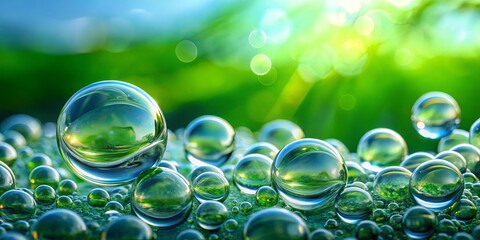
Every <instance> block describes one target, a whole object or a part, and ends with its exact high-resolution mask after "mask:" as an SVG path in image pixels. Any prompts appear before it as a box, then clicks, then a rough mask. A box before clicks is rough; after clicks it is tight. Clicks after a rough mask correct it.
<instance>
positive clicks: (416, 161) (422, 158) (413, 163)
mask: <svg viewBox="0 0 480 240" xmlns="http://www.w3.org/2000/svg"><path fill="white" fill-rule="evenodd" d="M434 158H435V156H433V155H432V154H430V153H427V152H416V153H412V154H410V155H408V156H407V157H405V159H404V160H403V161H402V163H401V164H400V166H401V167H404V168H406V169H407V170H408V171H410V172H412V173H413V171H415V169H417V167H418V166H420V164H422V163H424V162H426V161H429V160H432V159H434Z"/></svg>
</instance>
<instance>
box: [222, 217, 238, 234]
mask: <svg viewBox="0 0 480 240" xmlns="http://www.w3.org/2000/svg"><path fill="white" fill-rule="evenodd" d="M223 227H224V228H225V230H226V231H227V232H235V231H237V229H238V222H237V220H235V219H233V218H231V219H228V220H227V221H225V223H224V224H223Z"/></svg>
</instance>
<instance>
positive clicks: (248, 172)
mask: <svg viewBox="0 0 480 240" xmlns="http://www.w3.org/2000/svg"><path fill="white" fill-rule="evenodd" d="M272 162H273V161H272V159H270V158H269V157H266V156H265V155H261V154H249V155H246V156H245V157H243V158H241V159H240V160H239V161H238V162H237V164H236V165H235V168H234V170H233V181H234V182H235V185H236V186H237V187H238V189H240V191H241V192H242V193H246V194H255V191H257V189H258V188H259V187H261V186H267V185H270V184H271V183H272V180H271V176H270V169H271V167H272Z"/></svg>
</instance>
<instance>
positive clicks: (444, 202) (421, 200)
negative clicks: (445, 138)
mask: <svg viewBox="0 0 480 240" xmlns="http://www.w3.org/2000/svg"><path fill="white" fill-rule="evenodd" d="M464 187H465V185H464V180H463V176H462V174H461V173H460V171H458V169H457V168H456V167H455V166H454V165H453V164H451V163H449V162H447V161H445V160H438V159H434V160H430V161H428V162H426V163H423V164H421V165H420V166H418V168H417V169H416V170H415V171H414V172H413V174H412V178H411V180H410V192H411V194H412V196H413V199H414V200H415V202H417V203H418V204H419V205H421V206H424V207H427V208H430V209H432V210H433V211H441V210H444V209H446V208H448V207H450V206H451V205H453V204H454V203H455V202H456V201H458V200H459V199H460V197H461V196H462V193H463V189H464Z"/></svg>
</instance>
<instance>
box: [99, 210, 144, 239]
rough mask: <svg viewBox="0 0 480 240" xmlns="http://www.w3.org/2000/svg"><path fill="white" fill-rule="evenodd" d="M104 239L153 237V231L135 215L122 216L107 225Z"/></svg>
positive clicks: (103, 232)
mask: <svg viewBox="0 0 480 240" xmlns="http://www.w3.org/2000/svg"><path fill="white" fill-rule="evenodd" d="M101 239H102V240H114V239H146V240H150V239H153V231H152V229H151V228H150V226H148V225H147V224H145V223H144V222H142V221H141V220H140V219H138V218H136V217H134V216H121V217H118V218H116V219H115V220H113V221H111V222H110V223H109V224H107V225H106V226H105V229H103V231H102V234H101Z"/></svg>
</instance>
